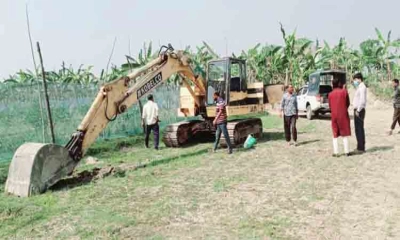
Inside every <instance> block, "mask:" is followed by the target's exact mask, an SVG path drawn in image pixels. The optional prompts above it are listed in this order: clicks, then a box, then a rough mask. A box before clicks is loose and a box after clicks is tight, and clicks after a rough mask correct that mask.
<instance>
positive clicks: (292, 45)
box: [280, 23, 312, 85]
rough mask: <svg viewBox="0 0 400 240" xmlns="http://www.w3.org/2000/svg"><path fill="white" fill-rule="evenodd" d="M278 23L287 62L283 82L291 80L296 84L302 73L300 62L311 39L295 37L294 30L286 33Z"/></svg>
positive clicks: (307, 49) (308, 49) (308, 48)
mask: <svg viewBox="0 0 400 240" xmlns="http://www.w3.org/2000/svg"><path fill="white" fill-rule="evenodd" d="M280 25H281V33H282V37H283V40H284V42H285V46H284V48H283V54H284V57H285V59H286V60H285V62H286V63H287V65H286V77H285V83H286V84H288V83H289V82H291V83H292V84H294V85H298V84H299V83H300V81H301V80H302V75H303V71H302V69H301V65H302V64H301V62H302V61H303V60H304V56H305V53H306V52H308V51H310V46H311V44H312V41H311V40H309V39H306V38H300V39H297V38H296V30H295V31H294V32H293V33H291V34H289V35H287V34H286V32H285V29H284V28H283V25H282V24H281V23H280Z"/></svg>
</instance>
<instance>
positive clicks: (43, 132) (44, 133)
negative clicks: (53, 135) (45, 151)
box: [25, 4, 46, 143]
mask: <svg viewBox="0 0 400 240" xmlns="http://www.w3.org/2000/svg"><path fill="white" fill-rule="evenodd" d="M25 15H26V25H27V26H28V37H29V43H30V46H31V53H32V60H33V67H34V69H35V77H36V79H38V78H39V74H38V70H37V65H36V59H35V54H34V51H33V44H32V36H31V27H30V24H29V13H28V4H26V5H25ZM37 87H38V94H39V109H40V118H41V120H42V142H43V143H44V142H45V141H46V137H45V136H46V131H45V129H44V118H43V105H42V94H40V86H39V83H38V84H37Z"/></svg>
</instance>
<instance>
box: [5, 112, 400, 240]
mask: <svg viewBox="0 0 400 240" xmlns="http://www.w3.org/2000/svg"><path fill="white" fill-rule="evenodd" d="M390 114H391V113H390V110H389V109H385V110H370V111H368V112H367V120H366V128H367V147H368V148H369V150H368V151H369V152H368V153H367V154H365V155H362V156H353V157H349V158H346V157H341V158H331V157H330V155H331V133H330V127H329V126H330V121H329V120H324V119H320V120H315V121H313V122H311V123H310V122H309V121H307V120H306V119H300V120H299V130H300V134H299V142H300V146H298V147H290V148H287V147H286V145H285V144H284V140H283V139H282V137H283V135H282V126H281V124H280V120H277V118H275V117H268V118H269V119H270V120H268V118H265V119H264V122H266V123H265V124H264V125H266V126H268V128H269V129H267V130H266V134H265V137H264V138H263V140H262V141H260V142H259V143H258V144H257V147H256V149H254V150H248V151H245V150H240V151H237V152H235V153H234V154H233V155H231V156H229V155H227V154H225V151H223V150H221V151H220V152H218V153H216V154H211V153H208V151H207V150H208V149H209V148H210V147H211V144H201V145H197V146H195V147H190V148H187V149H181V150H177V149H173V150H171V149H163V150H161V151H160V152H157V153H155V152H153V151H152V150H144V149H142V148H140V147H138V146H134V147H133V148H128V149H125V150H124V151H121V152H117V153H104V154H102V155H98V156H97V157H98V158H99V160H100V161H102V162H103V163H101V164H100V167H101V166H104V165H107V164H111V165H115V166H116V165H120V164H122V163H120V162H121V161H122V162H124V163H123V164H132V163H137V162H138V161H139V160H140V161H141V162H145V161H151V162H153V164H152V165H150V166H148V167H146V168H143V169H140V170H137V171H128V172H126V173H125V174H124V175H122V176H111V177H107V178H104V179H101V180H99V181H97V182H92V183H89V184H86V185H82V186H78V187H75V188H73V189H69V190H61V191H56V192H52V193H48V194H45V195H42V196H37V197H33V198H29V199H17V198H14V197H6V196H2V197H0V220H1V221H2V224H1V226H0V237H1V238H7V237H16V238H24V237H27V236H30V237H38V238H40V237H42V238H68V239H70V238H74V237H75V238H95V237H96V238H100V239H121V238H140V239H165V238H173V239H187V238H196V239H199V238H201V239H204V238H213V239H214V238H223V239H238V238H239V239H339V238H340V239H359V238H372V239H384V238H392V239H398V238H399V236H400V235H399V234H400V233H399V231H400V226H399V223H400V221H399V220H400V210H399V209H400V201H399V198H400V190H399V188H398V185H399V182H400V178H399V177H398V176H400V175H399V172H400V164H399V162H398V159H399V158H398V156H399V147H398V146H397V142H398V139H399V137H400V135H396V136H391V137H386V136H384V129H382V127H381V126H382V125H383V123H381V121H386V123H387V120H388V119H390ZM267 122H268V123H267ZM354 144H355V143H354V140H353V139H352V141H351V145H352V146H355V145H354ZM179 156H180V157H179ZM91 167H93V166H91ZM82 169H84V168H82Z"/></svg>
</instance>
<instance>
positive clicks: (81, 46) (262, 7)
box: [0, 0, 400, 79]
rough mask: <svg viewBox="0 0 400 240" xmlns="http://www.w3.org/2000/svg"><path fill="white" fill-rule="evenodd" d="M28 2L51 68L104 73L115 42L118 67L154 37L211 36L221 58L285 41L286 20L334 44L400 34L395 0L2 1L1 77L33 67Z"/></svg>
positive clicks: (178, 42) (190, 39)
mask: <svg viewBox="0 0 400 240" xmlns="http://www.w3.org/2000/svg"><path fill="white" fill-rule="evenodd" d="M26 6H28V11H29V18H30V25H31V34H32V39H33V42H34V46H35V43H36V42H37V41H38V42H40V46H41V50H42V54H43V59H44V66H45V68H46V70H54V69H59V68H60V66H61V64H62V62H63V61H64V62H65V63H66V64H67V65H69V64H72V66H74V67H78V66H79V65H81V64H84V65H86V66H89V65H92V66H94V70H95V73H96V74H98V73H99V72H100V71H101V69H103V68H106V66H107V62H108V58H109V56H110V53H111V50H112V46H113V42H114V39H116V44H115V50H114V54H113V56H112V59H111V62H112V63H114V64H116V65H120V64H121V63H123V62H124V60H125V55H127V54H129V52H131V54H132V55H133V56H136V55H137V53H138V52H139V50H140V49H141V48H142V46H143V43H144V42H149V41H152V42H153V45H154V47H155V48H157V49H158V48H159V46H160V45H166V44H168V43H171V44H172V46H173V47H174V48H175V49H181V48H184V47H185V46H187V45H190V46H192V47H194V46H196V45H200V44H201V42H202V41H206V42H207V43H208V44H210V45H211V46H212V47H213V48H214V49H215V50H216V52H217V53H219V54H220V55H231V54H232V52H234V53H240V52H241V50H242V49H248V48H250V47H253V46H255V45H256V44H257V43H270V44H282V43H283V40H282V35H281V33H280V28H279V22H281V23H282V24H283V25H284V27H285V29H286V31H287V32H291V31H293V30H295V29H296V30H297V36H298V37H307V38H309V39H312V40H315V39H317V38H318V39H320V40H321V39H324V40H326V41H327V42H328V43H330V44H334V43H337V42H338V40H339V38H340V37H345V38H346V40H347V41H348V42H349V44H350V45H352V46H355V47H357V46H358V44H359V43H360V42H362V41H363V40H365V39H368V38H375V36H376V34H375V30H374V29H375V27H377V28H378V29H380V30H381V31H382V32H384V33H385V35H386V34H387V32H388V31H389V30H392V38H398V37H399V36H400V25H399V24H398V22H399V19H398V11H399V9H400V1H395V0H380V1H375V0H334V1H323V0H280V1H277V0H275V1H272V0H197V1H189V0H168V1H167V0H165V1H162V0H158V1H156V0H68V1H62V0H0V79H1V78H5V77H7V76H9V75H10V74H14V73H15V72H17V71H18V70H20V69H23V70H24V69H33V63H32V57H31V50H30V44H29V38H28V33H27V24H26V15H25V8H26ZM396 23H397V24H396ZM129 45H130V49H129ZM35 53H36V47H35Z"/></svg>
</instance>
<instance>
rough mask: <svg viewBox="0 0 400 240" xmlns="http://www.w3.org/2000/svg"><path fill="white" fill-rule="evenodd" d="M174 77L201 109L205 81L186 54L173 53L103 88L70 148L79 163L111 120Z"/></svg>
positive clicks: (72, 155)
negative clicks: (178, 79) (194, 88)
mask: <svg viewBox="0 0 400 240" xmlns="http://www.w3.org/2000/svg"><path fill="white" fill-rule="evenodd" d="M173 74H179V75H180V76H182V81H183V83H184V84H185V86H186V87H187V88H188V90H189V92H190V93H191V95H192V97H193V98H194V100H195V104H196V106H197V107H200V105H201V102H200V100H199V96H204V95H205V87H204V80H203V79H202V78H201V77H198V76H195V74H194V73H193V71H192V69H191V67H190V65H189V59H188V58H187V57H186V56H185V55H184V54H183V53H182V52H178V53H175V52H173V51H171V50H169V51H167V52H164V53H163V54H161V55H160V56H159V57H158V58H157V59H155V60H153V61H151V62H150V63H148V64H147V65H146V66H143V67H142V68H139V69H137V70H135V71H133V72H132V73H130V74H129V75H128V76H126V77H124V78H121V79H118V80H115V81H113V82H110V83H108V84H106V85H104V86H103V87H102V88H101V89H100V91H99V93H98V95H97V97H96V99H95V100H94V102H93V104H92V106H91V107H90V109H89V111H88V113H87V114H86V116H85V118H84V119H83V121H82V122H81V124H80V125H79V127H78V131H77V132H76V133H75V134H74V135H73V136H72V138H71V140H70V141H69V143H68V144H67V145H66V148H67V149H68V150H69V152H70V155H71V157H72V158H73V159H75V160H79V159H80V158H82V156H83V155H84V154H85V153H86V151H87V149H88V148H89V147H90V145H91V144H92V143H93V142H94V141H95V140H96V139H97V137H98V136H99V134H100V133H101V132H102V131H103V130H104V128H105V127H106V126H107V124H108V123H109V122H110V121H113V120H114V119H115V118H116V117H117V115H118V114H121V113H123V112H125V111H126V110H127V109H128V108H130V107H131V106H132V105H133V104H135V103H136V102H137V101H138V100H139V99H140V98H142V97H143V96H145V95H146V94H148V93H150V92H151V91H153V90H154V89H156V88H157V87H158V86H160V85H161V84H162V83H164V82H165V81H167V80H168V78H169V77H171V76H172V75H173ZM132 80H136V81H134V82H136V83H134V84H133V86H131V87H129V84H130V83H131V82H132ZM188 80H189V81H190V82H192V83H193V84H194V85H195V87H196V88H198V91H197V92H199V93H200V94H197V95H196V93H195V91H193V89H192V88H191V86H190V84H189V82H188Z"/></svg>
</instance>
